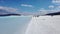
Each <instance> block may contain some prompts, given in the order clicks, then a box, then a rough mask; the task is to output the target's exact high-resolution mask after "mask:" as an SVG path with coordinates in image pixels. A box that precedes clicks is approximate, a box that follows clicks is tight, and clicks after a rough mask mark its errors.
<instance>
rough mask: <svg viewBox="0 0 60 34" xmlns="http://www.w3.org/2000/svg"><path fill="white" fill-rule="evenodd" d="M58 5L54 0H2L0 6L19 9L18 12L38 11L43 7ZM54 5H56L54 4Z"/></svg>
mask: <svg viewBox="0 0 60 34" xmlns="http://www.w3.org/2000/svg"><path fill="white" fill-rule="evenodd" d="M50 5H52V7H54V6H56V5H55V4H54V3H52V0H0V6H2V7H11V8H16V9H18V12H32V13H33V12H37V11H38V10H40V9H41V8H45V9H49V6H50ZM53 5H54V6H53Z"/></svg>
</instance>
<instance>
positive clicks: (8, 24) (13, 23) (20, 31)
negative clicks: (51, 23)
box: [0, 16, 31, 34]
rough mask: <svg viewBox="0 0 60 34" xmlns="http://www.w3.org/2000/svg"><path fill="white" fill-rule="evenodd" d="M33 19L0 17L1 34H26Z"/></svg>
mask: <svg viewBox="0 0 60 34" xmlns="http://www.w3.org/2000/svg"><path fill="white" fill-rule="evenodd" d="M30 20H31V17H27V16H6V17H0V34H24V33H25V31H26V28H27V25H28V23H29V21H30Z"/></svg>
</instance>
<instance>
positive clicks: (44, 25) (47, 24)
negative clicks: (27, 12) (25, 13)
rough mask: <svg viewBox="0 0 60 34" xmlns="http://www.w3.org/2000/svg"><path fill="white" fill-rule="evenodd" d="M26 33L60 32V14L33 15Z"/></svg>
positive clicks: (44, 33) (56, 33)
mask: <svg viewBox="0 0 60 34" xmlns="http://www.w3.org/2000/svg"><path fill="white" fill-rule="evenodd" d="M25 34H60V16H40V17H32V20H31V21H30V23H29V24H28V27H27V30H26V33H25Z"/></svg>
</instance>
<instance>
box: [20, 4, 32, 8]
mask: <svg viewBox="0 0 60 34" xmlns="http://www.w3.org/2000/svg"><path fill="white" fill-rule="evenodd" d="M21 6H24V7H33V6H32V5H29V4H21Z"/></svg>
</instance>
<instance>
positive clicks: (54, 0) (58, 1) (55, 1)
mask: <svg viewBox="0 0 60 34" xmlns="http://www.w3.org/2000/svg"><path fill="white" fill-rule="evenodd" d="M52 3H55V4H56V3H57V4H60V0H52Z"/></svg>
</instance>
